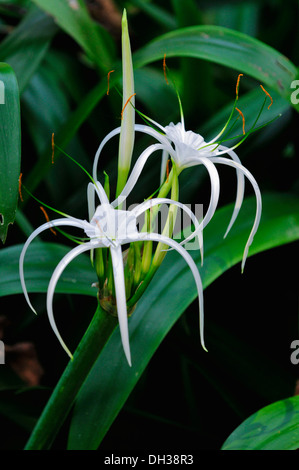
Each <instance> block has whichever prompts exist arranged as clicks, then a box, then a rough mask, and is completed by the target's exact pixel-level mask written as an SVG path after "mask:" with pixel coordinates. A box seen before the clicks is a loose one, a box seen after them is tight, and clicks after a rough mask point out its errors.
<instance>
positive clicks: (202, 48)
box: [134, 25, 298, 99]
mask: <svg viewBox="0 0 299 470" xmlns="http://www.w3.org/2000/svg"><path fill="white" fill-rule="evenodd" d="M164 54H166V56H167V57H177V56H180V57H182V56H184V57H196V58H197V59H204V60H208V61H210V62H215V63H217V64H221V65H225V66H227V67H231V68H233V69H235V70H238V71H239V72H242V73H245V74H247V75H250V76H251V77H254V78H256V79H257V80H259V81H261V82H263V83H265V84H266V85H268V86H269V87H271V88H272V89H274V90H276V91H278V92H279V94H280V95H281V96H284V97H285V98H286V99H289V98H290V95H291V93H292V92H293V91H294V90H293V89H291V83H292V81H293V80H295V78H296V77H297V76H298V69H297V67H296V66H295V65H294V64H292V62H291V61H290V60H289V59H288V58H287V57H285V56H284V55H283V54H281V53H280V52H278V51H277V50H276V49H273V48H272V47H270V46H268V45H267V44H265V43H263V42H262V41H259V40H257V39H255V38H252V37H250V36H248V35H246V34H243V33H240V32H239V31H234V30H232V29H229V28H224V27H222V26H206V25H204V26H192V27H188V28H182V29H178V30H176V31H173V32H171V33H167V34H165V35H163V36H160V37H159V38H157V39H155V40H154V41H152V42H150V43H149V44H147V45H146V46H145V47H143V48H142V49H140V50H139V51H138V52H136V54H135V55H134V64H135V67H142V66H144V65H146V64H148V63H150V62H153V61H155V60H159V59H162V58H163V56H164ZM199 86H200V84H199ZM203 92H204V90H203Z"/></svg>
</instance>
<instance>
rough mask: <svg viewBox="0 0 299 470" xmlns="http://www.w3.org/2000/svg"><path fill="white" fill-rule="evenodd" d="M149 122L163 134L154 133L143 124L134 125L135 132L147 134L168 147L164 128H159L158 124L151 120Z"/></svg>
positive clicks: (153, 130) (154, 131)
mask: <svg viewBox="0 0 299 470" xmlns="http://www.w3.org/2000/svg"><path fill="white" fill-rule="evenodd" d="M150 121H151V122H153V123H154V124H155V125H156V126H157V127H160V129H161V130H162V132H163V134H161V133H160V132H158V131H156V130H155V129H153V128H152V127H150V126H145V125H144V124H135V131H137V132H142V133H143V134H148V135H150V136H151V137H154V139H157V140H158V141H159V142H160V143H161V144H165V145H170V144H169V139H168V138H167V137H166V135H165V134H166V131H165V127H162V126H160V124H158V123H157V122H155V121H152V120H150Z"/></svg>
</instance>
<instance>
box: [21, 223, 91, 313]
mask: <svg viewBox="0 0 299 470" xmlns="http://www.w3.org/2000/svg"><path fill="white" fill-rule="evenodd" d="M62 225H65V226H70V227H79V228H83V221H81V220H79V219H75V218H74V219H71V218H62V219H56V220H52V221H51V222H46V223H45V224H43V225H41V226H40V227H38V228H37V229H36V230H34V232H32V234H31V235H30V236H29V237H28V239H27V240H26V242H25V244H24V246H23V249H22V251H21V254H20V260H19V273H20V281H21V286H22V289H23V292H24V296H25V299H26V301H27V303H28V305H29V307H30V308H31V310H32V311H33V312H34V313H35V314H36V311H35V309H34V308H33V306H32V305H31V302H30V300H29V296H28V293H27V289H26V284H25V278H24V258H25V255H26V251H27V249H28V247H29V245H30V243H31V242H32V241H33V240H34V239H35V238H36V237H37V236H38V235H39V234H40V233H41V232H43V231H45V230H47V229H50V228H53V227H58V226H62Z"/></svg>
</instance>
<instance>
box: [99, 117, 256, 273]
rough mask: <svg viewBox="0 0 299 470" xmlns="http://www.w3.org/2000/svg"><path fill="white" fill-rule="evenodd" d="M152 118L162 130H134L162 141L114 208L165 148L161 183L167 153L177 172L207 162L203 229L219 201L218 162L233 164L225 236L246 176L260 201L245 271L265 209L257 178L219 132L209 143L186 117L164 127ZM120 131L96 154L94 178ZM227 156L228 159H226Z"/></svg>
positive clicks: (138, 163)
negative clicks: (231, 201) (188, 126)
mask: <svg viewBox="0 0 299 470" xmlns="http://www.w3.org/2000/svg"><path fill="white" fill-rule="evenodd" d="M148 119H149V118H148ZM149 121H150V122H151V123H152V124H154V125H155V126H156V127H157V128H158V129H160V131H161V132H160V131H157V130H155V129H154V128H152V127H150V126H146V125H143V124H136V125H135V131H138V132H143V133H146V134H148V135H150V136H152V137H154V138H155V139H156V140H157V141H158V142H159V143H156V144H152V145H150V146H149V147H148V148H147V149H145V150H144V151H143V152H142V153H141V155H140V156H139V157H138V159H137V161H136V163H135V165H134V167H133V168H132V171H131V174H130V176H129V178H128V181H127V183H126V185H125V187H124V188H123V190H122V192H121V194H120V195H119V197H118V198H117V199H116V200H115V201H113V202H112V205H113V206H114V207H117V206H118V205H119V204H120V203H121V202H123V200H125V199H126V198H127V197H128V195H129V194H130V193H131V191H132V190H133V188H134V186H135V185H136V183H137V180H138V179H139V177H140V175H141V173H142V170H143V168H144V166H145V164H146V162H147V160H148V159H149V157H150V156H151V155H152V154H153V153H154V152H156V151H161V150H162V152H163V153H162V166H161V183H162V181H163V179H164V176H165V167H166V162H167V159H168V156H170V157H171V159H172V161H173V163H174V164H175V165H176V168H177V171H178V173H180V172H181V171H183V170H184V169H185V168H190V167H193V166H197V165H204V166H205V168H206V169H207V171H208V173H209V177H210V181H211V197H210V203H209V207H208V210H207V212H206V214H205V216H204V219H203V221H202V222H201V224H200V227H199V230H203V228H204V227H205V226H206V225H207V224H208V223H209V222H210V220H211V218H212V217H213V215H214V213H215V210H216V208H217V205H218V200H219V193H220V180H219V175H218V171H217V169H216V167H215V164H221V165H228V166H231V167H233V168H234V169H235V170H236V176H237V191H236V199H235V205H234V210H233V213H232V216H231V219H230V222H229V224H228V227H227V230H226V232H225V234H224V238H225V237H226V236H227V234H228V233H229V231H230V229H231V227H232V226H233V224H234V222H235V220H236V218H237V216H238V213H239V211H240V208H241V206H242V203H243V198H244V190H245V177H246V178H247V179H248V180H249V181H250V183H251V184H252V186H253V189H254V191H255V195H256V204H257V207H256V216H255V220H254V223H253V227H252V230H251V232H250V235H249V238H248V241H247V243H246V246H245V249H244V253H243V260H242V271H243V269H244V265H245V261H246V257H247V254H248V249H249V246H250V245H251V243H252V241H253V237H254V234H255V233H256V231H257V229H258V226H259V222H260V216H261V210H262V199H261V194H260V190H259V187H258V184H257V182H256V180H255V179H254V177H253V176H252V174H251V173H250V172H249V171H248V170H247V169H246V168H245V167H244V166H243V165H242V164H241V161H240V159H239V157H238V156H237V154H236V153H235V152H234V148H235V147H233V148H228V147H226V146H224V145H221V144H219V143H217V139H219V135H217V136H216V137H215V138H214V139H212V140H211V141H210V142H205V140H204V138H203V137H202V136H201V135H200V134H196V133H195V132H193V131H190V130H188V131H186V130H185V124H184V119H183V117H182V120H181V122H179V123H177V124H174V123H170V124H169V125H168V126H165V127H163V126H161V125H160V124H159V123H157V122H155V121H153V120H152V119H149ZM119 132H120V128H116V129H114V130H113V131H111V132H110V133H109V134H108V135H107V136H106V137H105V138H104V139H103V141H102V142H101V144H100V146H99V148H98V151H97V153H96V155H95V160H94V165H93V177H94V178H96V175H97V165H98V162H99V157H100V154H101V152H102V150H103V147H104V145H106V143H107V142H108V141H109V140H110V139H111V138H112V137H114V136H115V135H117V134H118V133H119ZM224 155H226V156H227V157H229V158H223V156H224ZM195 234H196V233H195V232H193V235H192V236H194V235H195ZM192 236H189V237H188V238H187V239H186V240H184V242H183V243H187V242H188V241H189V240H190V239H191V238H192Z"/></svg>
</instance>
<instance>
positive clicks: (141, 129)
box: [92, 121, 169, 181]
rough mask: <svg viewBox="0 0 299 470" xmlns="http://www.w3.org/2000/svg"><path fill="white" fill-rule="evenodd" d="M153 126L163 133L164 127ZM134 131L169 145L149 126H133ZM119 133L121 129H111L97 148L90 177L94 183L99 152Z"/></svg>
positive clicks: (162, 136) (164, 138)
mask: <svg viewBox="0 0 299 470" xmlns="http://www.w3.org/2000/svg"><path fill="white" fill-rule="evenodd" d="M153 122H154V121H153ZM154 123H155V122H154ZM155 124H156V125H157V126H158V127H160V128H161V129H162V130H163V131H164V127H161V126H160V125H159V124H158V123H155ZM134 130H135V131H137V132H142V133H144V134H148V135H150V136H152V137H154V138H155V139H157V140H158V141H159V142H161V143H162V144H165V145H169V140H168V139H167V138H166V137H165V136H164V135H162V134H160V132H157V131H156V130H155V129H153V128H151V127H149V126H145V125H143V124H135V126H134ZM120 131H121V127H117V128H115V129H113V130H112V131H111V132H109V134H107V135H106V137H104V139H103V140H102V142H101V143H100V145H99V148H98V150H97V152H96V154H95V157H94V162H93V170H92V177H93V179H94V180H95V181H96V180H97V169H98V163H99V158H100V155H101V152H102V150H103V148H104V146H105V145H106V144H107V142H109V140H110V139H112V138H113V137H114V136H116V135H117V134H120Z"/></svg>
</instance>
